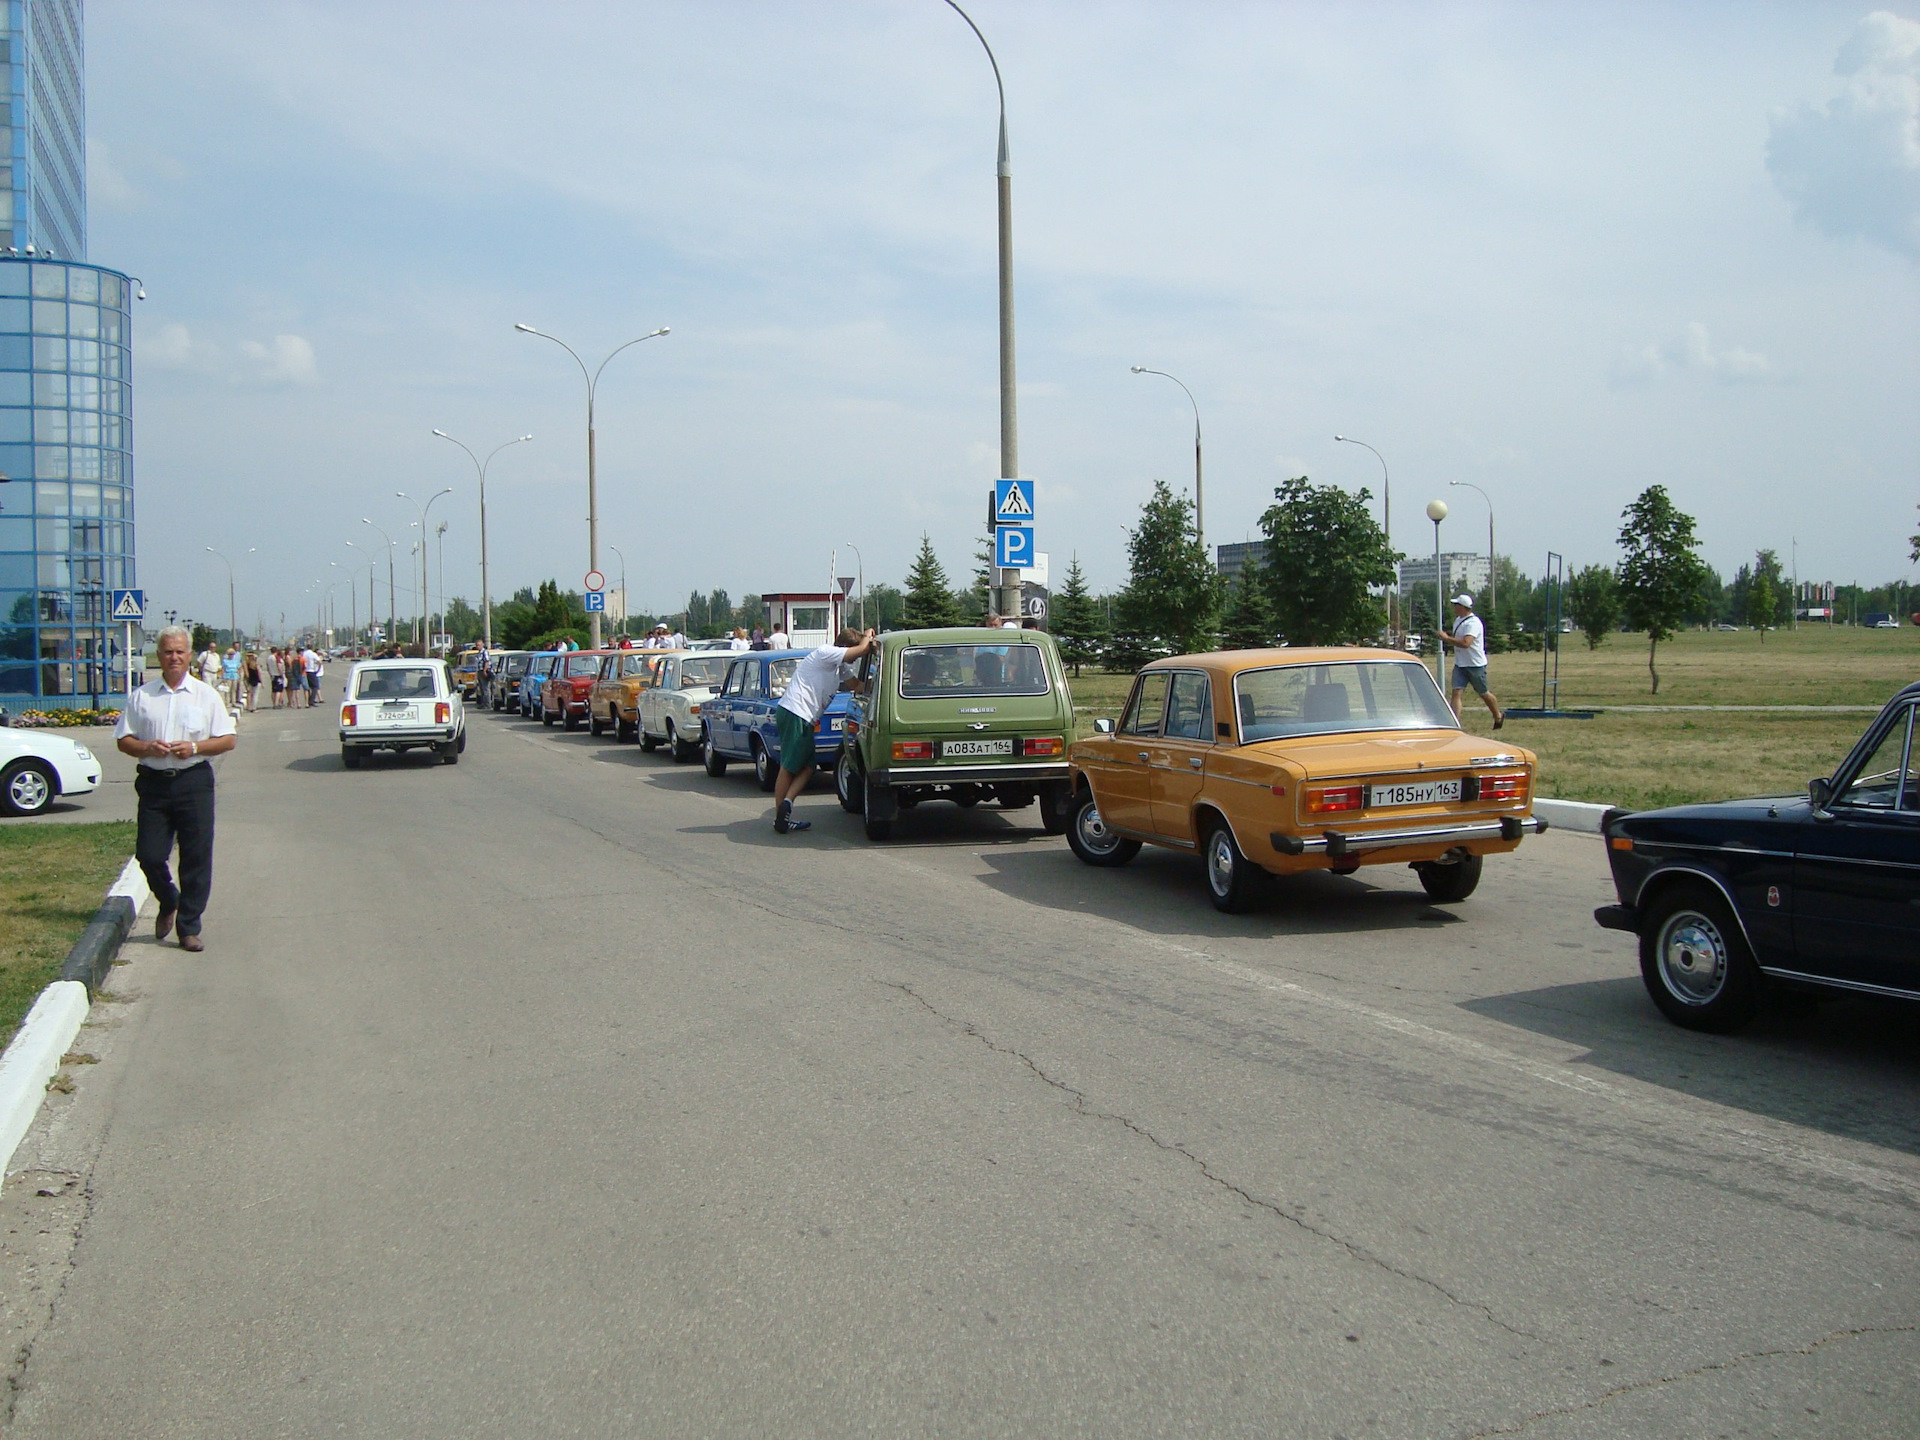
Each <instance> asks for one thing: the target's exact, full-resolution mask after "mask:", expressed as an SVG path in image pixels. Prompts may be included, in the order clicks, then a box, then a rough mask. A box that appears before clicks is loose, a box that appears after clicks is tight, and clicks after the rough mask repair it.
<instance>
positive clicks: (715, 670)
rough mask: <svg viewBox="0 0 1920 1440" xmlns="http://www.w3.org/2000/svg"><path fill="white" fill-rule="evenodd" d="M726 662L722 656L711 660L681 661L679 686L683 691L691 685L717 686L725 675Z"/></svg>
mask: <svg viewBox="0 0 1920 1440" xmlns="http://www.w3.org/2000/svg"><path fill="white" fill-rule="evenodd" d="M727 663H728V662H727V660H726V657H724V656H715V657H714V658H713V659H711V660H682V661H681V662H680V684H681V687H682V688H683V689H684V688H686V687H688V686H691V685H718V684H719V683H720V681H721V680H722V679H723V678H724V677H725V675H726V673H727Z"/></svg>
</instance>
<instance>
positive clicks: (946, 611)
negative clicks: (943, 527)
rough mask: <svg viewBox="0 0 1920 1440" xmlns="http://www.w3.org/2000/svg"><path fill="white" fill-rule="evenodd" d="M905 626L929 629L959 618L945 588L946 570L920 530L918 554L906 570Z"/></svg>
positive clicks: (957, 621) (915, 628) (950, 591)
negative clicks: (911, 565) (910, 567)
mask: <svg viewBox="0 0 1920 1440" xmlns="http://www.w3.org/2000/svg"><path fill="white" fill-rule="evenodd" d="M906 590H907V606H906V615H905V620H906V625H907V628H908V629H909V630H931V629H935V628H937V627H939V626H942V625H957V624H959V623H960V617H959V615H958V613H957V611H956V609H955V606H954V603H953V591H952V590H951V589H950V588H948V584H947V572H946V569H945V567H943V566H942V565H941V564H940V557H939V556H937V555H935V554H934V553H933V541H931V540H929V539H928V538H927V537H926V535H925V533H924V532H923V533H922V534H921V536H920V553H919V554H918V555H916V556H915V557H914V560H913V568H912V569H910V570H908V571H907V584H906Z"/></svg>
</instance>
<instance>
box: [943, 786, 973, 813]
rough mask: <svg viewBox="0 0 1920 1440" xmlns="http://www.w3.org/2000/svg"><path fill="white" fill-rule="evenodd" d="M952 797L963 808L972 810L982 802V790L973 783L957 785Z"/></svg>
mask: <svg viewBox="0 0 1920 1440" xmlns="http://www.w3.org/2000/svg"><path fill="white" fill-rule="evenodd" d="M950 798H951V799H952V801H953V803H954V804H956V805H958V806H959V807H960V808H961V809H962V810H971V809H972V808H973V807H974V806H976V805H978V804H979V803H980V792H979V791H978V790H976V789H974V788H973V787H972V786H971V785H964V786H962V785H956V786H954V788H953V794H952V796H951V797H950Z"/></svg>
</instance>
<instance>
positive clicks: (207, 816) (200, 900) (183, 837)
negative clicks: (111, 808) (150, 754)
mask: <svg viewBox="0 0 1920 1440" xmlns="http://www.w3.org/2000/svg"><path fill="white" fill-rule="evenodd" d="M133 788H134V792H135V793H136V794H137V795H138V796H139V797H140V811H139V820H140V828H139V834H138V837H137V838H136V839H135V841H134V846H133V855H134V858H135V859H136V860H138V861H139V862H140V869H141V870H142V871H143V872H144V873H145V875H146V877H147V888H148V889H150V890H152V891H153V898H154V903H156V904H157V905H159V907H160V908H161V909H162V910H176V909H177V910H178V911H179V912H180V916H179V920H178V922H177V923H178V925H179V928H180V933H181V934H182V935H198V934H199V933H200V917H201V915H202V914H203V913H205V911H206V908H207V896H208V895H209V894H210V893H211V892H212V890H213V766H212V765H211V764H209V763H207V762H206V761H204V760H203V761H202V762H201V763H200V764H198V765H189V766H188V767H187V768H186V769H184V770H153V769H149V768H148V767H146V766H144V765H143V766H141V767H140V773H139V774H138V775H137V776H135V777H134V782H133ZM176 840H178V841H179V842H180V883H179V884H178V885H177V886H176V885H175V884H174V883H173V876H172V874H171V873H169V871H168V869H167V862H168V861H169V860H170V859H172V858H173V845H174V841H176Z"/></svg>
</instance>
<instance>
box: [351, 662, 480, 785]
mask: <svg viewBox="0 0 1920 1440" xmlns="http://www.w3.org/2000/svg"><path fill="white" fill-rule="evenodd" d="M466 748H467V707H466V702H465V701H463V700H462V699H461V698H460V687H459V686H458V685H456V684H454V681H453V674H452V672H451V671H449V670H448V669H447V666H446V662H445V661H444V660H362V661H361V662H360V663H359V664H358V665H355V666H354V667H353V670H352V672H351V673H350V674H348V676H347V692H346V694H345V695H344V696H343V697H342V698H341V701H340V763H341V764H343V765H345V766H346V767H347V769H349V770H353V769H357V768H358V767H359V766H360V765H361V764H363V763H364V762H365V761H366V758H367V756H368V755H370V754H372V753H373V752H374V751H375V750H392V751H394V752H395V753H396V754H397V753H399V752H402V751H406V750H431V751H433V753H434V754H435V755H437V756H439V757H440V760H441V762H442V763H443V764H447V765H457V764H459V763H460V752H461V751H463V750H465V749H466Z"/></svg>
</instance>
